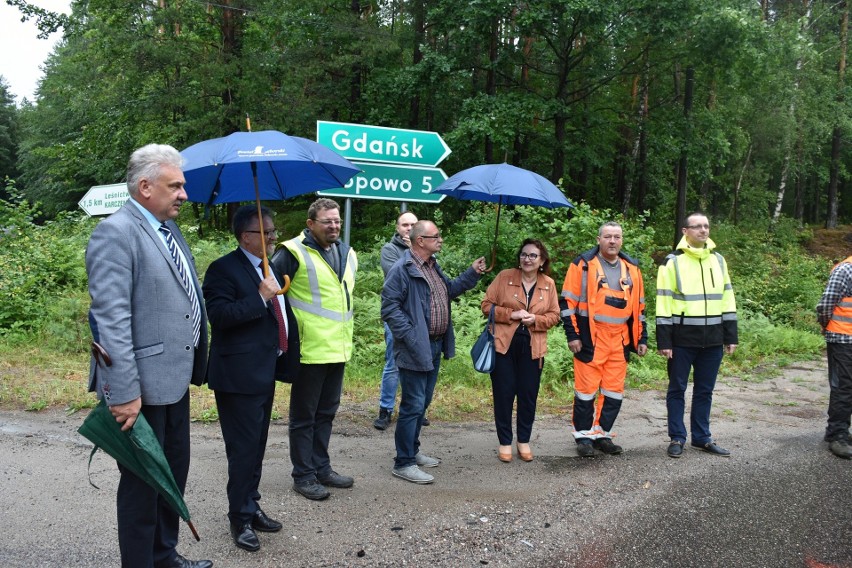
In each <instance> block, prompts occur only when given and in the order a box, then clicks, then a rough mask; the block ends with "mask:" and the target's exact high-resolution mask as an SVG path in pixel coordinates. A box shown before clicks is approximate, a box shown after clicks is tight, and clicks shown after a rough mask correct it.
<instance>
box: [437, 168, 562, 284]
mask: <svg viewBox="0 0 852 568" xmlns="http://www.w3.org/2000/svg"><path fill="white" fill-rule="evenodd" d="M432 193H443V194H444V195H449V196H451V197H455V198H456V199H462V200H466V201H487V202H490V203H496V204H497V224H496V226H495V227H494V243H493V244H492V245H491V266H489V267H488V269H487V270H486V272H488V271H490V270H492V269H493V268H494V261H495V259H496V258H497V233H498V231H499V229H500V208H501V206H502V205H537V206H539V207H548V208H554V207H574V205H573V204H572V203H571V202H570V201H568V199H566V197H565V195H564V194H563V193H562V191H561V190H560V189H559V188H558V187H556V186H555V185H553V184H552V183H551V182H550V181H549V180H548V179H547V178H545V177H543V176H540V175H538V174H537V173H535V172H531V171H529V170H525V169H523V168H518V167H516V166H512V165H510V164H506V163H503V164H483V165H481V166H474V167H472V168H468V169H466V170H462V171H460V172H459V173H457V174H455V175H454V176H452V177H450V178H449V179H447V181H445V182H444V183H442V184H441V185H439V186H438V187H436V188H435V189H433V190H432Z"/></svg>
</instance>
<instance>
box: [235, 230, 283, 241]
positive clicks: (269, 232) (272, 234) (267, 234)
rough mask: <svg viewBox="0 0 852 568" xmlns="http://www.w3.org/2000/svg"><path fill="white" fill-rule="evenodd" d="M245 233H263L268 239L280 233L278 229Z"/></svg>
mask: <svg viewBox="0 0 852 568" xmlns="http://www.w3.org/2000/svg"><path fill="white" fill-rule="evenodd" d="M243 232H244V233H255V234H258V235H259V234H260V233H263V234H264V235H265V236H266V238H267V239H271V238H272V237H274V236H277V235H278V229H269V230H268V231H243Z"/></svg>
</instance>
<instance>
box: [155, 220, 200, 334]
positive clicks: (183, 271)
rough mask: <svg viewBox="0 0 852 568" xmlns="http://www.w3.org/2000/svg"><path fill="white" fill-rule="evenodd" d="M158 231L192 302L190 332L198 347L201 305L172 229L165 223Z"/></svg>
mask: <svg viewBox="0 0 852 568" xmlns="http://www.w3.org/2000/svg"><path fill="white" fill-rule="evenodd" d="M160 232H161V233H163V236H164V237H166V248H168V249H169V253H170V254H171V255H172V260H173V261H174V263H175V266H176V267H177V271H178V274H180V280H181V283H182V284H183V289H184V290H186V295H187V296H189V302H190V303H191V304H192V333H193V339H194V341H195V344H194V347H198V340H199V339H200V338H201V306H200V305H199V303H198V297H197V296H196V295H195V286H194V285H193V284H192V282H190V277H191V273H190V271H189V269H188V268H187V267H186V266H185V265H184V263H183V260H182V259H181V256H180V253H179V252H178V249H177V243H176V242H175V239H174V237H173V236H172V231H171V230H170V229H169V228H168V227H167V226H166V224H165V223H163V224H162V225H160Z"/></svg>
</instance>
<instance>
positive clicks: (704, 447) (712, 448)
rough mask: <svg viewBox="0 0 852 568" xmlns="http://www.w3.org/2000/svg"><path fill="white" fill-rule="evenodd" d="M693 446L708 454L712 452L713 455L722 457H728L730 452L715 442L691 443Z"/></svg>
mask: <svg viewBox="0 0 852 568" xmlns="http://www.w3.org/2000/svg"><path fill="white" fill-rule="evenodd" d="M692 447H693V448H697V449H699V450H701V451H702V452H707V453H708V454H713V455H714V456H722V457H730V455H731V452H729V451H728V450H726V449H725V448H720V447H719V446H717V445H716V442H707V443H706V444H696V443H695V442H693V443H692Z"/></svg>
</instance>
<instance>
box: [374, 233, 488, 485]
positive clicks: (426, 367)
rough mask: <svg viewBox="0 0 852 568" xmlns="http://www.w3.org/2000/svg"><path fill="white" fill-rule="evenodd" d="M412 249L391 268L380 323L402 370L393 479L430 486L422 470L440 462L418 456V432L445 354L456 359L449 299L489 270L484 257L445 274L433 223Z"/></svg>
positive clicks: (430, 479)
mask: <svg viewBox="0 0 852 568" xmlns="http://www.w3.org/2000/svg"><path fill="white" fill-rule="evenodd" d="M410 238H411V248H410V249H409V250H407V251H405V253H404V254H403V255H402V258H401V259H400V260H399V261H397V263H396V264H394V265H393V268H391V270H390V272H389V273H388V276H387V278H386V279H385V286H384V288H383V289H382V319H383V320H384V321H385V322H386V323H387V324H388V327H390V330H391V333H392V334H393V340H394V345H393V346H394V357H395V358H396V364H397V367H398V368H399V384H400V386H401V387H402V400H401V402H400V404H399V419H398V420H397V424H396V436H395V441H396V458H395V460H394V468H393V475H394V476H396V477H399V478H401V479H404V480H406V481H410V482H412V483H421V484H423V483H432V482H433V481H434V479H435V478H434V477H432V476H431V475H429V474H428V473H426V472H424V471H422V470H421V469H420V468H421V467H435V466H437V465H438V464H439V463H441V462H440V460H438V459H436V458H433V457H429V456H426V455H424V454H421V453H420V451H419V450H420V428H421V426H422V425H423V416H424V414H425V412H426V409H427V408H429V403H430V402H432V393H433V392H434V390H435V383H436V381H437V379H438V370H439V369H440V366H441V354H442V353H443V355H444V357H445V358H446V359H449V358H450V357H453V356H454V355H455V336H454V334H453V322H452V317H451V312H450V301H451V300H453V299H454V298H456V297H458V296H460V295H461V294H462V293H463V292H466V291H467V290H470V289H471V288H473V287H474V286H476V283H477V282H478V281H479V278H480V277H481V276H482V274H483V273H484V272H485V258H484V257H480V258H478V259H476V260H475V261H473V264H472V265H471V266H470V268H468V269H467V270H465V271H464V272H463V273H462V274H461V276H459V277H458V278H456V279H455V280H450V279H449V278H447V276H446V275H445V274H444V272H443V271H442V270H441V268H440V266H438V263H437V262H436V261H435V258H434V256H433V255H435V254H436V253H438V252H439V251H440V250H441V246H442V244H443V242H444V240H443V239H442V238H441V233H440V232H438V227H436V226H435V223H433V222H432V221H418V222H417V223H416V224H415V225H414V227H413V228H412V229H411V234H410Z"/></svg>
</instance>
